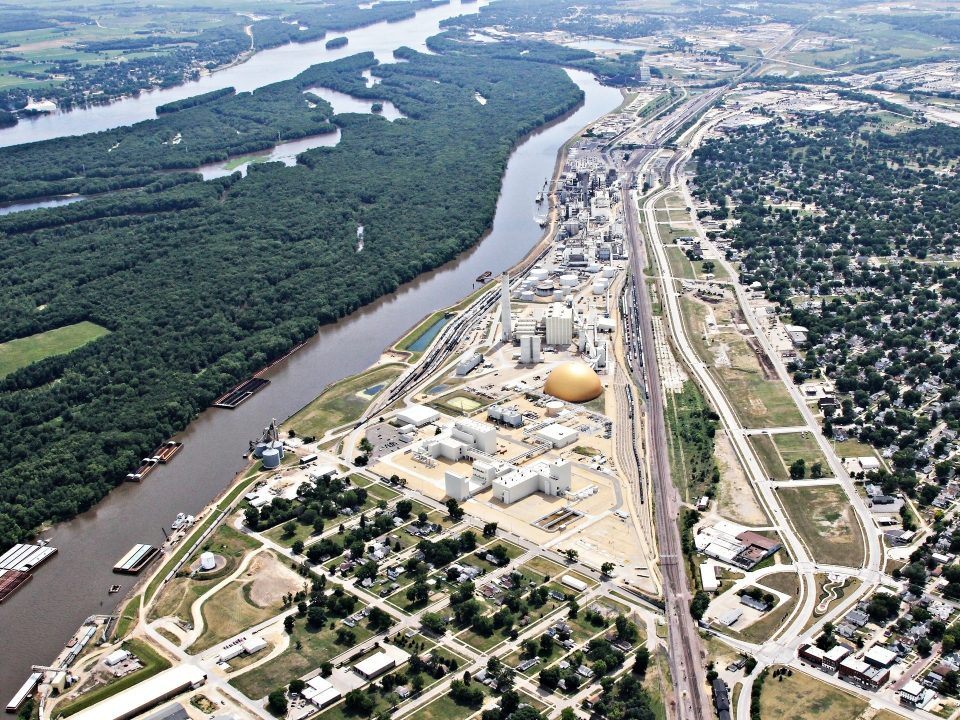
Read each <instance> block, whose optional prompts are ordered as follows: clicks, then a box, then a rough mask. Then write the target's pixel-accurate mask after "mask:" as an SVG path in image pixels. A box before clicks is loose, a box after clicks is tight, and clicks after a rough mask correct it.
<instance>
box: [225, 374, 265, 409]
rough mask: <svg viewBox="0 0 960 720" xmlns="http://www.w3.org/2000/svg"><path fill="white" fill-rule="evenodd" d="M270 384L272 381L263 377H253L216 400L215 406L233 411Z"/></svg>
mask: <svg viewBox="0 0 960 720" xmlns="http://www.w3.org/2000/svg"><path fill="white" fill-rule="evenodd" d="M269 384H270V381H269V380H267V379H266V378H262V377H252V378H250V379H249V380H244V381H243V382H242V383H240V384H239V385H237V386H236V387H235V388H233V389H232V390H230V391H228V392H226V393H224V394H223V395H221V396H220V397H218V398H217V399H216V400H214V402H213V406H214V407H220V408H227V409H228V410H233V409H234V408H236V407H238V406H239V405H240V403H243V402H246V401H247V400H249V399H250V398H251V397H253V395H254V394H256V393H258V392H260V391H261V390H263V388H265V387H266V386H267V385H269Z"/></svg>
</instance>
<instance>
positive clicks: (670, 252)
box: [664, 245, 697, 280]
mask: <svg viewBox="0 0 960 720" xmlns="http://www.w3.org/2000/svg"><path fill="white" fill-rule="evenodd" d="M664 249H665V250H666V251H667V259H668V260H669V261H670V274H671V275H672V276H673V277H675V278H683V279H686V280H695V279H696V278H697V273H696V272H695V271H694V268H693V263H692V262H690V259H689V258H688V257H687V256H686V255H684V254H683V250H681V249H680V248H678V247H677V246H676V245H668V246H667V247H666V248H664Z"/></svg>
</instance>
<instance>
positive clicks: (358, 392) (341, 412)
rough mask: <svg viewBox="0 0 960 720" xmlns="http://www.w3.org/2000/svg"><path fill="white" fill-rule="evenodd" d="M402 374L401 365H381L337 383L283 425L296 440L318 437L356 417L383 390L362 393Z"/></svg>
mask: <svg viewBox="0 0 960 720" xmlns="http://www.w3.org/2000/svg"><path fill="white" fill-rule="evenodd" d="M402 371H403V366H402V365H398V364H392V365H381V366H379V367H376V368H373V369H371V370H368V371H366V372H363V373H360V374H359V375H354V376H352V377H348V378H346V379H344V380H341V381H340V382H338V383H335V384H333V385H331V386H330V387H328V388H327V389H326V390H324V391H323V393H322V394H321V395H320V397H318V398H316V399H315V400H313V401H312V402H311V403H309V404H308V405H307V406H306V407H304V408H303V409H301V410H300V411H298V412H297V413H296V414H295V415H294V416H293V417H291V418H290V419H289V420H287V422H286V423H284V425H285V427H286V428H287V429H291V430H294V431H296V433H297V435H299V436H300V437H305V436H312V437H321V436H322V435H323V434H324V433H325V432H327V431H328V430H331V429H333V428H335V427H339V426H341V425H345V424H347V423H350V422H353V421H354V420H356V419H357V418H358V417H360V414H361V413H362V412H363V411H364V410H366V408H367V405H369V404H370V402H371V401H372V400H373V399H374V398H375V397H376V396H377V394H378V393H379V392H380V391H382V389H383V388H378V390H376V391H371V393H370V394H369V395H367V394H364V390H368V389H371V388H376V387H377V386H378V385H383V386H386V385H388V384H389V383H391V382H393V381H394V380H395V379H396V378H398V377H399V376H400V373H401V372H402Z"/></svg>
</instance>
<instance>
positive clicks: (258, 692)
mask: <svg viewBox="0 0 960 720" xmlns="http://www.w3.org/2000/svg"><path fill="white" fill-rule="evenodd" d="M358 609H359V608H358ZM334 625H335V626H339V622H334ZM352 630H353V632H354V634H355V635H356V638H357V639H356V642H357V643H361V642H363V641H364V640H366V639H367V638H369V637H370V636H371V632H370V631H369V630H368V629H367V628H366V627H363V626H362V625H357V626H356V627H355V628H352ZM336 638H337V635H336V629H331V628H330V625H329V623H328V625H327V626H326V627H325V628H323V629H322V630H312V629H310V628H308V627H307V625H306V621H304V620H297V622H296V625H294V630H293V634H292V635H291V636H290V644H289V645H288V646H287V649H286V650H284V651H283V652H282V653H280V655H278V656H277V657H275V658H274V659H273V660H271V661H270V662H268V663H265V664H263V665H261V666H259V667H257V668H255V669H253V670H251V671H250V672H246V673H243V674H242V675H238V676H237V677H235V678H233V679H232V680H230V684H231V685H233V686H234V687H235V688H237V690H239V691H240V692H242V693H243V694H244V695H246V696H247V697H249V698H252V699H254V700H256V699H259V698H262V697H265V696H266V695H267V694H269V693H270V692H271V691H273V690H276V689H277V688H278V687H280V686H281V685H286V684H287V683H289V682H290V681H291V680H295V679H296V678H298V677H300V676H301V675H304V674H306V673H307V672H309V671H310V670H313V669H314V668H317V667H319V666H320V665H322V664H323V663H324V662H327V661H328V660H331V659H333V658H335V657H336V656H337V655H339V654H340V653H342V652H344V651H345V650H347V649H348V648H346V647H343V646H342V645H337V643H336ZM298 642H299V643H300V648H299V649H297V643H298Z"/></svg>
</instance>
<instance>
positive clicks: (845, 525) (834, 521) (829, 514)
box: [777, 485, 864, 567]
mask: <svg viewBox="0 0 960 720" xmlns="http://www.w3.org/2000/svg"><path fill="white" fill-rule="evenodd" d="M777 492H778V494H779V495H780V500H781V501H782V502H783V506H784V508H785V509H786V511H787V515H788V516H789V517H790V521H791V522H792V523H793V526H794V527H795V528H796V530H797V532H798V533H799V534H800V537H801V538H802V539H803V541H804V543H806V545H807V547H808V549H809V550H810V554H811V555H812V556H813V557H815V558H817V560H818V561H819V562H822V563H824V564H826V565H847V566H851V567H857V566H859V565H860V563H861V562H862V561H863V556H864V548H863V536H862V532H861V529H860V524H859V521H858V520H857V518H856V515H855V514H854V511H853V508H852V507H851V506H850V501H849V499H848V498H847V496H846V493H844V491H843V489H842V488H841V487H840V486H839V485H821V486H814V487H798V488H791V487H781V488H779V489H778V490H777Z"/></svg>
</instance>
